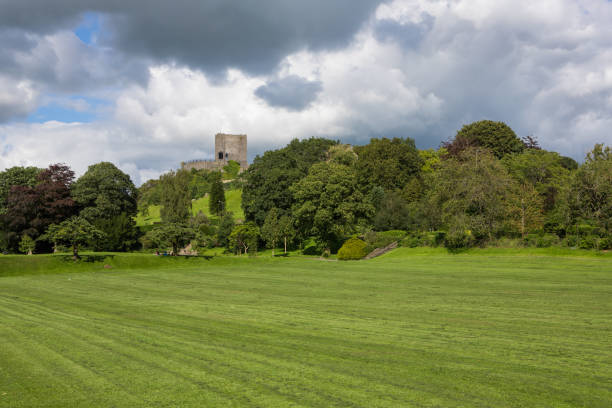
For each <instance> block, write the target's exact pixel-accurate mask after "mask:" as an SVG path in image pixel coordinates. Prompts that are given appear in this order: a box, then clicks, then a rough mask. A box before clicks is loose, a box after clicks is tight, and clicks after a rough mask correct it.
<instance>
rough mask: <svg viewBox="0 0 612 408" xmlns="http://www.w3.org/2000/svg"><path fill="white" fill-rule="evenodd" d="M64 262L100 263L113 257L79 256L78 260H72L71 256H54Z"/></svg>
mask: <svg viewBox="0 0 612 408" xmlns="http://www.w3.org/2000/svg"><path fill="white" fill-rule="evenodd" d="M54 256H55V257H58V258H59V259H60V260H62V261H64V262H88V263H94V262H102V261H105V260H106V259H109V260H110V259H113V258H114V257H115V255H79V257H78V259H74V257H73V256H72V255H54Z"/></svg>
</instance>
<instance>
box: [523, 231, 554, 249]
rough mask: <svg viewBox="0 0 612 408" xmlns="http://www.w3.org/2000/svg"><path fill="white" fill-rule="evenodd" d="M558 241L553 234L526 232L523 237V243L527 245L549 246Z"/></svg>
mask: <svg viewBox="0 0 612 408" xmlns="http://www.w3.org/2000/svg"><path fill="white" fill-rule="evenodd" d="M558 243H559V237H558V236H557V235H555V234H527V235H525V238H523V245H525V246H527V247H536V248H549V247H551V246H553V245H556V244H558Z"/></svg>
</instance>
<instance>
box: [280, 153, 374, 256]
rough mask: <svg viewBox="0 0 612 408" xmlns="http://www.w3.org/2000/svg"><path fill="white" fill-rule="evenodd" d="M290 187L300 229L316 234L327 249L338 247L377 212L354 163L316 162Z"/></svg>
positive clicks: (309, 234)
mask: <svg viewBox="0 0 612 408" xmlns="http://www.w3.org/2000/svg"><path fill="white" fill-rule="evenodd" d="M290 190H291V192H292V193H293V201H294V203H295V204H294V206H293V214H294V216H295V218H296V224H297V227H298V230H299V232H301V234H302V235H303V236H314V237H316V238H317V240H318V241H319V242H320V243H321V244H322V245H323V246H325V248H327V249H333V248H334V247H336V246H337V245H338V244H339V243H341V242H342V241H343V240H344V238H345V237H346V236H347V235H350V234H351V233H352V232H354V231H355V228H356V227H357V225H358V223H359V222H360V221H362V220H364V219H369V218H370V217H371V216H372V215H373V213H374V206H373V205H372V204H371V203H370V202H369V201H368V200H366V199H365V195H364V194H363V192H362V191H361V189H360V185H359V182H358V180H357V173H356V172H355V170H354V168H353V167H352V166H346V165H342V164H338V163H333V162H324V163H317V164H315V165H313V166H312V167H311V168H310V171H309V172H308V175H307V176H306V177H304V178H303V179H301V180H300V181H299V182H297V183H295V184H294V185H293V186H291V188H290Z"/></svg>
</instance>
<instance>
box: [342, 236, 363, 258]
mask: <svg viewBox="0 0 612 408" xmlns="http://www.w3.org/2000/svg"><path fill="white" fill-rule="evenodd" d="M366 246H367V244H366V243H365V242H364V241H362V240H360V239H359V238H351V239H349V240H347V241H346V242H345V243H344V245H342V247H341V248H340V250H339V251H338V259H340V260H342V261H347V260H350V259H361V258H363V257H364V256H366V255H367V253H366Z"/></svg>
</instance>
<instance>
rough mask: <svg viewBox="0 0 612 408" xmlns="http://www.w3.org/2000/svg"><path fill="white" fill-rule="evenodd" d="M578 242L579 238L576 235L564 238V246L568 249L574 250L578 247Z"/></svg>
mask: <svg viewBox="0 0 612 408" xmlns="http://www.w3.org/2000/svg"><path fill="white" fill-rule="evenodd" d="M579 242H580V237H579V236H578V235H566V236H565V245H567V246H568V247H570V248H575V247H577V246H578V243H579Z"/></svg>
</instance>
